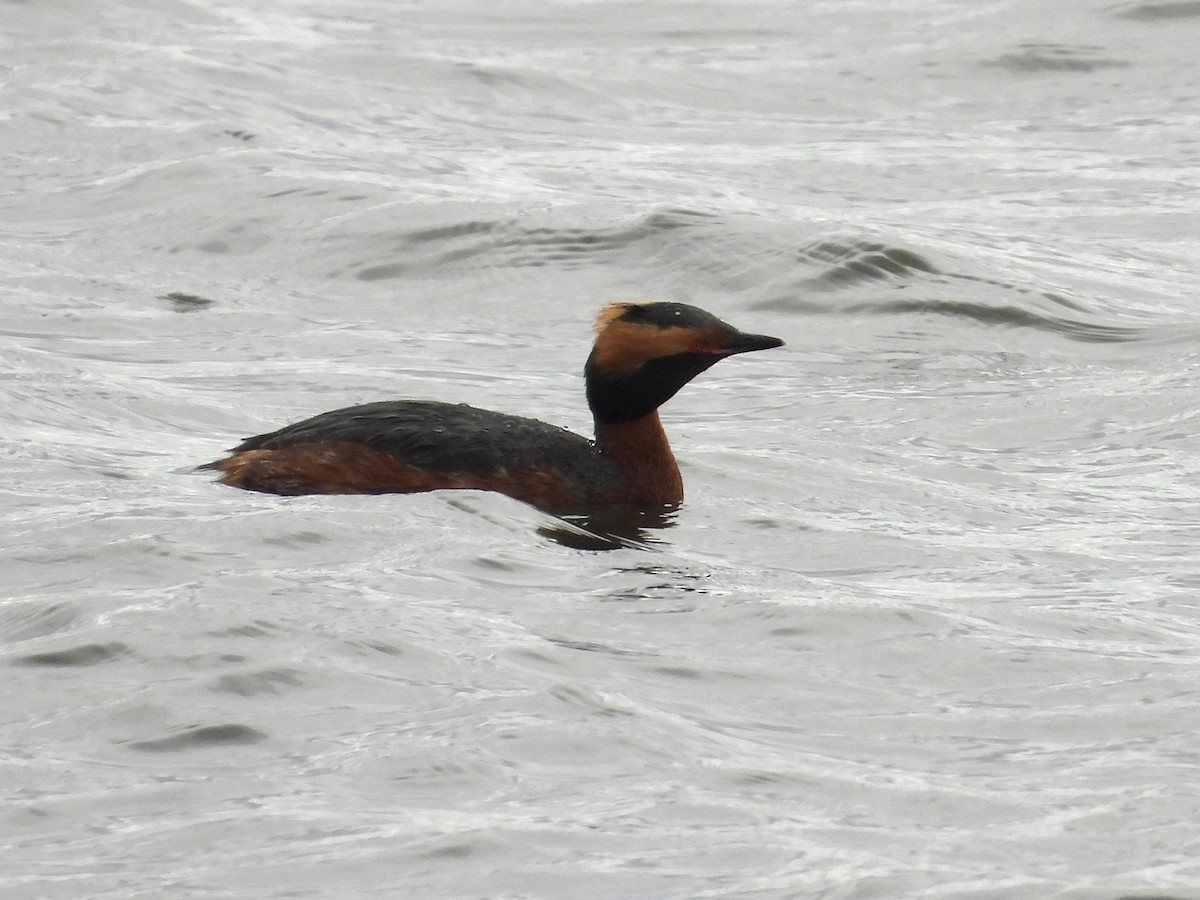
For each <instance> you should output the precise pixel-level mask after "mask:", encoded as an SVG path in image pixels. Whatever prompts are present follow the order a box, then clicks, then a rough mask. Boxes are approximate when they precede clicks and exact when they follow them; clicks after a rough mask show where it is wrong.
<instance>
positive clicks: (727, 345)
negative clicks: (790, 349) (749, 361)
mask: <svg viewBox="0 0 1200 900" xmlns="http://www.w3.org/2000/svg"><path fill="white" fill-rule="evenodd" d="M782 346H783V341H782V340H780V339H779V338H777V337H771V336H770V335H769V334H746V333H745V332H742V331H738V332H736V333H734V334H732V335H730V336H729V339H728V340H726V341H725V342H724V343H722V344H721V353H722V355H724V356H733V354H735V353H749V352H750V351H751V350H770V349H772V348H773V347H782Z"/></svg>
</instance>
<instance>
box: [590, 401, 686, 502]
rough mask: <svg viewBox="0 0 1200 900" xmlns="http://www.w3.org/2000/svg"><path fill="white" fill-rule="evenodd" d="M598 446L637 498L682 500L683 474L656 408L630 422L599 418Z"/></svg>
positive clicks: (660, 500)
mask: <svg viewBox="0 0 1200 900" xmlns="http://www.w3.org/2000/svg"><path fill="white" fill-rule="evenodd" d="M596 449H598V450H599V451H600V453H601V454H602V455H604V456H606V457H608V458H609V459H611V460H612V461H613V463H614V464H615V465H616V466H617V468H618V469H620V470H621V472H622V473H623V474H624V475H625V478H626V479H627V481H628V483H629V486H630V489H631V491H633V492H635V493H636V494H637V497H636V499H637V500H638V501H640V502H646V503H679V502H681V501H682V500H683V476H682V475H680V473H679V466H678V464H677V463H676V462H675V454H673V453H672V452H671V445H670V443H669V442H668V441H667V433H666V432H665V431H663V427H662V420H661V419H659V417H658V411H657V410H655V411H654V412H651V413H650V414H649V415H645V416H642V417H641V418H640V419H631V420H629V421H627V422H602V421H600V419H598V418H597V420H596Z"/></svg>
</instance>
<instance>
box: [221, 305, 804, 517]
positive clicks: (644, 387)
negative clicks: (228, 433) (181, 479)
mask: <svg viewBox="0 0 1200 900" xmlns="http://www.w3.org/2000/svg"><path fill="white" fill-rule="evenodd" d="M595 330H596V340H595V344H594V346H593V347H592V352H591V354H590V355H589V356H588V359H587V364H586V365H585V367H584V380H585V383H586V387H587V402H588V406H589V407H590V408H591V411H592V416H593V419H594V421H595V433H596V434H595V439H594V440H588V439H587V438H585V437H583V436H582V435H579V434H575V433H573V432H571V431H568V430H566V429H563V428H558V427H556V426H554V425H550V424H547V423H546V422H542V421H539V420H537V419H527V418H523V417H521V416H512V415H508V414H506V413H499V412H492V411H490V410H486V409H478V408H476V407H474V406H468V405H467V404H450V403H439V402H436V401H428V400H395V401H383V402H379V403H367V404H364V405H361V406H349V407H346V408H344V409H337V410H333V411H332V412H326V413H321V414H320V415H317V416H313V417H312V418H310V419H305V420H304V421H302V422H296V423H294V424H292V425H288V426H286V427H284V428H281V429H279V430H278V431H272V432H270V433H268V434H260V435H258V436H257V437H252V438H247V439H246V440H245V441H243V442H242V443H241V444H239V445H238V446H237V447H235V448H233V449H232V450H231V451H229V453H230V455H229V456H227V457H226V458H224V459H220V460H217V461H215V462H212V463H208V464H207V465H205V466H202V467H201V468H205V469H215V470H217V471H219V472H220V473H221V476H220V478H219V479H218V480H219V481H220V482H222V483H224V484H227V485H232V486H233V487H239V488H244V489H246V490H251V491H263V492H266V493H272V494H282V495H296V494H387V493H402V494H403V493H416V492H419V491H434V490H446V489H465V490H485V491H498V492H500V493H502V494H507V495H508V496H510V497H515V498H516V499H518V500H521V501H524V502H525V503H529V504H531V505H533V506H536V507H539V508H541V509H544V510H549V511H552V512H553V511H562V510H571V509H581V508H588V507H595V506H604V505H608V504H617V503H622V504H647V505H649V504H678V503H680V502H681V501H682V500H683V478H682V476H681V475H680V473H679V466H678V465H677V464H676V462H675V456H674V454H672V452H671V446H670V444H669V443H668V442H667V436H666V433H665V432H664V431H663V427H662V421H661V420H660V419H659V416H658V408H659V407H660V406H661V405H662V404H664V403H666V402H667V401H668V400H670V399H671V398H672V397H673V396H675V394H676V392H677V391H679V389H680V388H682V387H683V386H684V385H685V384H687V383H688V382H689V381H691V380H692V379H693V378H695V377H696V376H697V375H699V374H700V373H701V372H703V371H705V370H706V369H708V368H709V367H710V366H712V365H714V364H715V363H717V362H719V361H720V360H722V359H725V358H726V357H728V356H733V355H735V354H738V353H748V352H750V351H753V350H769V349H771V348H772V347H779V346H782V345H783V341H781V340H780V339H779V338H776V337H770V336H768V335H763V334H747V333H745V332H742V331H739V330H738V329H736V328H734V327H733V326H732V325H729V324H727V323H726V322H723V321H721V320H720V319H718V318H717V317H716V316H714V315H712V314H711V313H708V312H705V311H704V310H702V309H699V308H698V307H695V306H689V305H687V304H685V303H612V304H609V305H608V306H606V307H604V309H603V310H601V312H600V315H599V317H598V318H597V319H596V326H595Z"/></svg>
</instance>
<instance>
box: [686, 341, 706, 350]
mask: <svg viewBox="0 0 1200 900" xmlns="http://www.w3.org/2000/svg"><path fill="white" fill-rule="evenodd" d="M706 349H707V348H706V347H705V346H704V345H703V344H702V343H700V342H699V341H692V342H691V343H690V344H688V353H703V352H704V351H705V350H706Z"/></svg>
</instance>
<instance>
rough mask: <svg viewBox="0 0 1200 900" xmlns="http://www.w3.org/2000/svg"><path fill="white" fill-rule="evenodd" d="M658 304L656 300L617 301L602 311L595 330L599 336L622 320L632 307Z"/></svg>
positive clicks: (597, 318) (597, 317)
mask: <svg viewBox="0 0 1200 900" xmlns="http://www.w3.org/2000/svg"><path fill="white" fill-rule="evenodd" d="M656 302H657V301H655V300H616V301H614V302H612V303H609V304H608V305H607V306H605V307H604V308H603V309H602V310H600V315H598V316H596V324H595V325H594V326H593V328H594V329H595V331H596V334H599V333H600V332H602V331H603V330H604V329H605V328H607V327H608V326H609V325H611V324H612V323H613V322H615V321H616V320H617V319H619V318H621V316H623V315H625V313H626V312H628V311H629V310H630V309H631V308H632V307H635V306H646V305H648V304H650V303H656Z"/></svg>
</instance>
